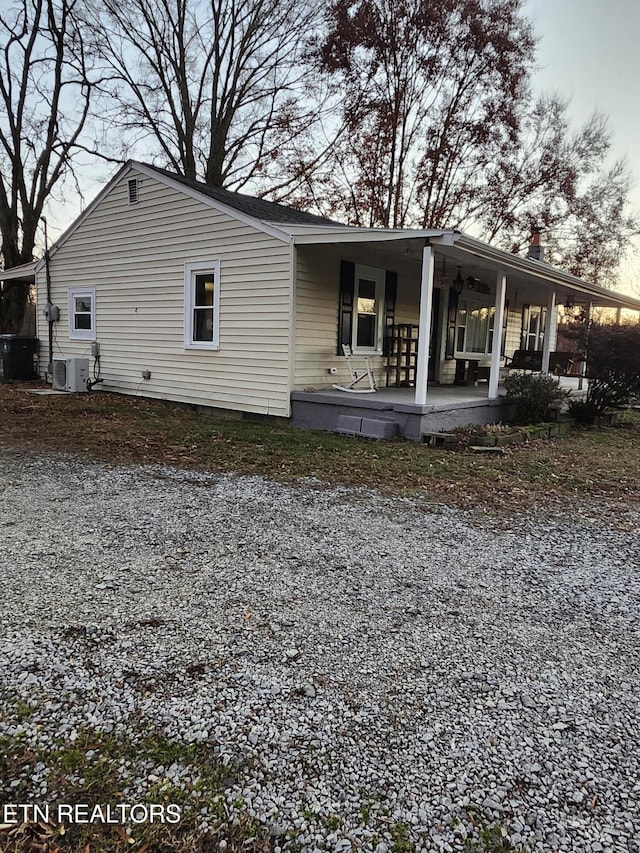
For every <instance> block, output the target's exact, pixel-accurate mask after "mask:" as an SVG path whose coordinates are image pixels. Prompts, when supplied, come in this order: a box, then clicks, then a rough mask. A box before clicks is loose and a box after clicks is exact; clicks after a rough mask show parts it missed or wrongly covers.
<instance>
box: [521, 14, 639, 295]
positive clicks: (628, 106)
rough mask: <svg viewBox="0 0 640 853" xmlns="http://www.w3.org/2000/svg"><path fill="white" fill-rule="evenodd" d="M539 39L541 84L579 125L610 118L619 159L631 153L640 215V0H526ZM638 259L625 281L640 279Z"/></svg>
mask: <svg viewBox="0 0 640 853" xmlns="http://www.w3.org/2000/svg"><path fill="white" fill-rule="evenodd" d="M525 11H526V12H527V13H528V15H529V17H530V18H531V19H532V21H533V24H534V26H535V29H536V31H537V33H538V36H539V39H540V41H539V44H538V65H539V70H538V72H537V74H536V77H535V79H534V83H535V85H537V87H538V88H540V89H543V90H557V91H558V92H560V94H561V95H563V96H566V97H570V98H571V106H570V114H571V116H572V117H573V119H574V121H575V123H576V125H577V124H579V123H580V122H582V121H585V120H586V119H587V118H589V116H590V115H591V114H592V113H593V112H594V110H598V111H600V112H602V113H604V114H605V115H607V116H608V117H609V127H610V129H611V130H612V131H613V146H614V152H613V153H614V157H615V158H616V159H617V158H618V157H621V156H623V155H626V156H627V157H628V160H629V164H630V166H631V168H632V171H633V173H634V176H635V181H636V183H635V187H634V191H633V197H632V203H633V206H634V208H635V209H636V210H637V211H638V212H640V106H639V105H640V73H639V70H638V65H639V63H638V36H639V35H640V0H606V2H605V0H526V6H525ZM638 260H639V259H638V258H636V259H635V261H633V262H628V263H627V264H626V265H625V268H624V270H623V276H622V278H623V280H624V279H626V282H625V283H627V284H629V283H631V281H630V280H637V278H638V273H637V272H635V269H636V268H637V267H638Z"/></svg>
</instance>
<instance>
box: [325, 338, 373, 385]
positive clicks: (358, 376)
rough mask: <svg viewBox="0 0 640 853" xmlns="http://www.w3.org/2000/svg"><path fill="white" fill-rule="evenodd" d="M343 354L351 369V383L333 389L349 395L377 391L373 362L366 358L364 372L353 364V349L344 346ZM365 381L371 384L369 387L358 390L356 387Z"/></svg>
mask: <svg viewBox="0 0 640 853" xmlns="http://www.w3.org/2000/svg"><path fill="white" fill-rule="evenodd" d="M342 352H343V353H344V357H345V358H346V360H347V367H348V368H349V374H350V375H351V382H349V384H348V385H333V386H332V387H333V388H336V389H337V390H338V391H346V392H347V393H348V394H372V393H373V392H374V391H375V390H376V380H375V377H374V375H373V368H372V367H371V360H370V359H369V358H368V357H367V356H365V357H364V370H362V369H360V368H358V369H356V367H354V364H353V353H352V352H351V347H350V346H347V344H342ZM363 379H366V380H367V381H368V382H369V387H368V388H356V387H355V386H356V385H357V384H358V383H359V382H362V380H363Z"/></svg>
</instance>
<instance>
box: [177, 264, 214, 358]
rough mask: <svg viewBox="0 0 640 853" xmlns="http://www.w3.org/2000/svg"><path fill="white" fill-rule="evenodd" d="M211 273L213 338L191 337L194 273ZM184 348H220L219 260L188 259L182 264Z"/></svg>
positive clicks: (193, 307)
mask: <svg viewBox="0 0 640 853" xmlns="http://www.w3.org/2000/svg"><path fill="white" fill-rule="evenodd" d="M201 273H213V340H211V341H195V340H194V339H193V331H194V330H193V312H194V309H195V307H196V306H195V283H196V275H198V274H201ZM184 348H185V349H195V350H218V349H220V261H219V260H204V261H190V262H189V263H186V264H185V265H184Z"/></svg>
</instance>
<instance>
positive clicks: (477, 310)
mask: <svg viewBox="0 0 640 853" xmlns="http://www.w3.org/2000/svg"><path fill="white" fill-rule="evenodd" d="M495 311H496V309H495V307H494V306H492V305H491V306H489V305H479V304H478V303H474V302H472V301H471V300H468V299H460V300H459V301H458V312H457V317H456V351H455V355H456V357H459V358H463V357H464V356H467V357H471V356H474V355H475V356H477V355H488V354H489V353H490V352H491V347H492V344H493V324H494V319H495Z"/></svg>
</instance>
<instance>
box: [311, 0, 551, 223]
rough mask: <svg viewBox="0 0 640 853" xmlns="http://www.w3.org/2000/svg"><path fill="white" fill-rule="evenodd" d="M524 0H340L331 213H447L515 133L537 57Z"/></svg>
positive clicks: (384, 217)
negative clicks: (338, 132)
mask: <svg viewBox="0 0 640 853" xmlns="http://www.w3.org/2000/svg"><path fill="white" fill-rule="evenodd" d="M520 7H521V3H520V0H491V2H489V0H431V2H425V0H407V2H404V3H401V4H398V3H396V2H395V0H358V2H352V0H334V2H332V3H331V4H330V6H329V8H328V10H327V17H326V25H327V32H326V36H325V38H324V41H323V43H322V46H321V60H322V66H323V68H324V70H325V72H326V73H327V74H328V76H329V77H330V79H331V80H332V81H333V83H334V86H335V88H336V90H337V91H338V92H339V93H340V95H341V98H342V106H341V113H342V117H343V120H344V122H345V124H346V127H347V132H346V133H344V134H343V135H342V137H341V141H340V144H339V145H336V147H335V149H334V158H333V162H330V163H329V164H328V166H327V169H326V174H325V179H326V182H327V192H326V193H325V198H326V199H327V200H328V203H329V204H330V205H331V206H332V208H333V209H332V210H329V211H327V212H331V213H333V214H334V215H335V214H337V215H342V216H344V217H345V218H347V219H348V220H349V221H350V222H352V223H354V224H359V225H384V226H390V225H391V226H395V227H401V226H405V225H415V224H421V223H424V222H427V223H428V224H430V225H435V226H439V225H441V224H443V222H447V224H450V223H451V219H452V217H453V216H458V217H459V216H461V211H464V213H465V214H468V213H470V212H471V211H472V210H473V208H474V206H475V204H476V203H477V193H476V192H475V189H474V188H475V186H476V184H477V182H478V180H479V176H480V174H481V170H482V168H483V167H484V165H485V164H487V163H489V162H491V160H492V159H493V158H494V157H495V156H496V154H497V152H498V151H499V150H500V146H501V145H502V144H503V143H504V140H505V138H506V137H508V136H509V134H511V133H512V132H513V125H514V105H517V103H518V100H519V99H520V98H521V97H522V93H523V91H525V89H526V82H527V79H528V73H529V68H530V65H531V63H532V59H533V48H534V39H533V35H532V33H531V27H530V25H529V23H528V22H527V20H526V19H525V18H524V17H523V16H522V14H521V8H520Z"/></svg>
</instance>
